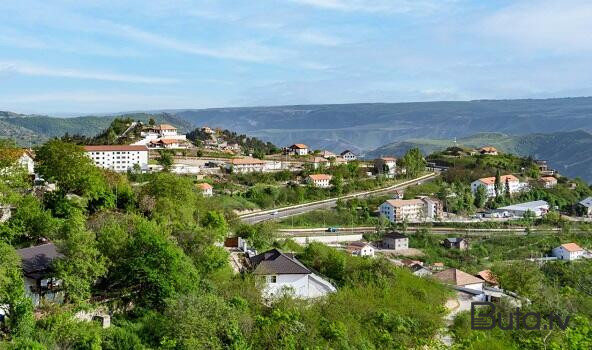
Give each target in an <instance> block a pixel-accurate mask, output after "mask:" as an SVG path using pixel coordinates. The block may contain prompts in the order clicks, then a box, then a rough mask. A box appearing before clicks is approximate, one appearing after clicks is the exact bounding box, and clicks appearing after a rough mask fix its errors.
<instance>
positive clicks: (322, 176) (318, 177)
mask: <svg viewBox="0 0 592 350" xmlns="http://www.w3.org/2000/svg"><path fill="white" fill-rule="evenodd" d="M308 177H310V178H311V179H312V180H313V181H321V180H329V181H331V179H332V178H333V176H331V175H327V174H312V175H308Z"/></svg>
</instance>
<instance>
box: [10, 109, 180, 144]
mask: <svg viewBox="0 0 592 350" xmlns="http://www.w3.org/2000/svg"><path fill="white" fill-rule="evenodd" d="M116 118H123V119H125V118H131V119H133V120H139V121H142V122H144V123H147V122H148V121H149V120H150V118H154V119H155V121H156V122H157V123H168V124H173V125H175V126H177V127H178V128H179V130H180V132H186V131H189V130H191V124H190V123H188V122H186V121H185V120H183V119H179V118H176V117H175V116H173V115H170V114H167V113H154V114H152V113H130V114H122V115H113V116H85V117H77V118H55V117H48V116H39V115H22V114H15V113H10V112H0V138H9V139H12V140H14V141H16V142H17V143H18V144H20V145H22V146H28V145H36V144H39V143H42V142H44V141H46V140H48V139H49V138H52V137H61V136H63V135H64V134H69V135H83V136H95V135H97V134H99V133H101V132H102V131H104V130H105V129H107V128H108V127H109V126H110V125H111V122H112V121H113V120H114V119H116Z"/></svg>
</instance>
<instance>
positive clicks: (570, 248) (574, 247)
mask: <svg viewBox="0 0 592 350" xmlns="http://www.w3.org/2000/svg"><path fill="white" fill-rule="evenodd" d="M561 246H562V247H563V248H564V249H565V250H567V251H568V252H579V251H580V250H584V249H582V247H580V246H579V245H577V244H576V243H564V244H562V245H561Z"/></svg>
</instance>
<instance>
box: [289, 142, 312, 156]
mask: <svg viewBox="0 0 592 350" xmlns="http://www.w3.org/2000/svg"><path fill="white" fill-rule="evenodd" d="M287 152H288V154H293V155H297V156H305V155H307V154H308V146H307V145H305V144H302V143H296V144H293V145H292V146H290V147H288V148H287Z"/></svg>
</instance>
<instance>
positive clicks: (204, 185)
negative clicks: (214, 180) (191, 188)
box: [196, 182, 213, 191]
mask: <svg viewBox="0 0 592 350" xmlns="http://www.w3.org/2000/svg"><path fill="white" fill-rule="evenodd" d="M196 186H197V188H199V189H201V190H203V191H205V190H211V189H212V188H213V187H212V185H210V184H208V183H205V182H204V183H200V184H197V185H196Z"/></svg>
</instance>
